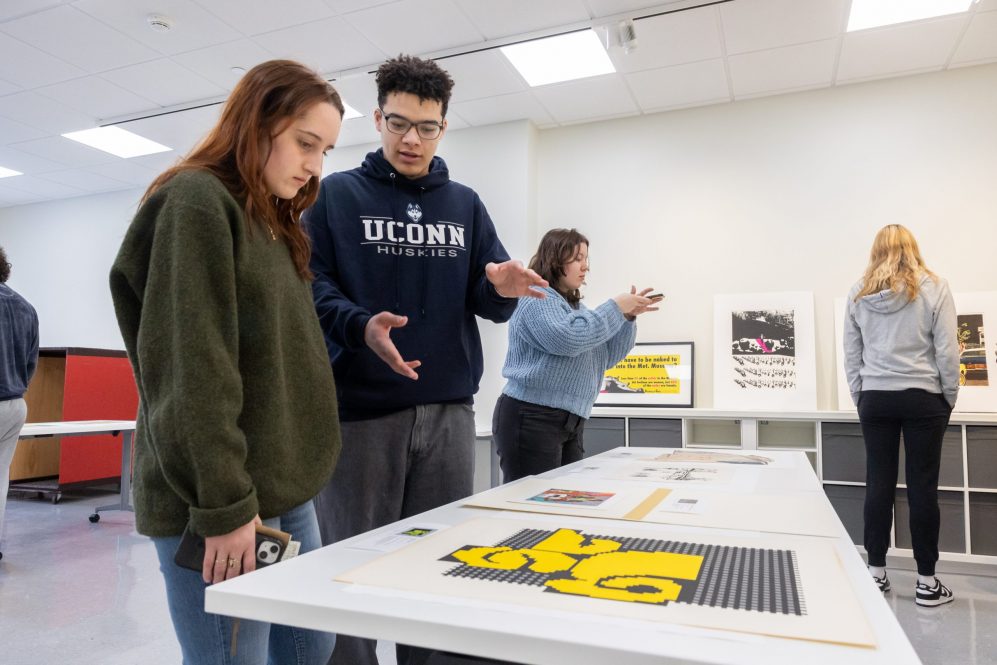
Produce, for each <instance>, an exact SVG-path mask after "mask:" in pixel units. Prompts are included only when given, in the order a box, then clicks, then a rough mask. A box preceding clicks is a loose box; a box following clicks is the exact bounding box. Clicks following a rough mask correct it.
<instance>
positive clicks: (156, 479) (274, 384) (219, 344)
mask: <svg viewBox="0 0 997 665" xmlns="http://www.w3.org/2000/svg"><path fill="white" fill-rule="evenodd" d="M342 115H343V104H342V101H341V100H340V98H339V95H338V94H337V93H336V91H335V90H333V89H332V87H331V86H330V85H329V84H328V83H327V82H326V81H325V80H323V79H322V78H321V77H319V76H318V75H316V74H315V73H314V72H312V71H311V70H309V69H307V68H305V67H303V66H302V65H299V64H298V63H295V62H291V61H287V60H276V61H271V62H265V63H263V64H260V65H257V66H256V67H254V68H252V69H251V70H250V71H248V72H247V73H246V74H245V75H244V76H243V78H242V80H240V81H239V83H238V84H237V85H236V87H235V89H234V90H233V91H232V94H231V95H230V96H229V99H228V101H227V102H226V104H225V107H224V109H223V111H222V114H221V117H220V118H219V120H218V123H217V124H216V125H215V127H214V129H212V130H211V132H210V133H209V134H208V135H207V137H206V138H205V139H204V140H203V141H202V142H201V143H200V145H198V146H197V147H196V148H195V149H194V150H193V152H192V153H191V154H190V155H188V156H187V157H186V158H185V159H183V160H181V162H180V163H179V164H177V165H176V166H174V167H173V168H171V169H169V170H168V171H166V172H165V173H163V174H162V175H161V176H159V177H158V178H157V179H156V180H155V181H154V182H153V183H152V185H151V186H150V187H149V189H148V191H147V192H146V195H145V197H144V199H143V201H142V203H141V205H140V207H139V210H138V212H137V213H136V215H135V218H134V220H133V221H132V224H131V226H130V227H129V229H128V232H127V233H126V235H125V238H124V241H123V242H122V245H121V249H120V250H119V252H118V256H117V258H116V260H115V262H114V266H113V268H112V270H111V293H112V297H113V300H114V308H115V313H116V315H117V319H118V325H119V326H120V328H121V334H122V337H123V338H124V342H125V346H126V348H127V350H128V357H129V359H130V361H131V363H132V367H133V370H134V372H135V379H136V382H137V384H138V391H139V397H140V402H139V413H138V424H137V431H136V437H135V470H134V477H135V480H134V489H135V526H136V529H137V530H138V531H139V533H142V534H145V535H147V536H150V537H151V538H152V539H153V542H154V543H155V545H156V551H157V554H158V556H159V564H160V570H161V571H162V573H163V577H164V579H165V581H166V591H167V600H168V603H169V609H170V616H171V618H172V620H173V625H174V628H175V630H176V634H177V638H178V639H179V641H180V646H181V649H182V651H183V659H184V663H186V664H187V665H190V664H192V663H212V664H214V663H266V662H268V660H269V662H270V663H324V662H326V660H327V659H328V657H329V655H330V654H331V652H332V648H333V645H334V643H335V636H334V635H331V634H328V633H319V632H316V631H306V630H301V629H296V628H290V627H287V626H277V625H273V626H271V625H270V624H266V623H262V622H255V621H243V622H242V623H241V626H238V624H235V623H234V622H233V620H231V619H229V618H228V617H222V616H219V615H213V614H207V613H206V612H205V611H204V590H205V588H206V586H207V585H208V584H212V583H216V582H221V581H222V580H225V579H231V578H233V577H236V576H238V575H240V574H242V573H245V572H250V571H252V570H254V569H255V567H256V564H257V552H256V534H255V531H256V525H257V524H260V523H263V524H265V525H267V526H271V527H274V528H278V529H281V530H283V531H286V532H289V533H290V534H291V535H292V537H293V539H294V540H297V541H299V542H300V543H301V549H302V550H303V551H308V550H311V549H316V548H317V547H319V546H320V543H319V535H318V523H317V521H316V519H315V512H314V508H313V507H312V502H311V499H312V497H313V496H314V495H315V494H316V493H317V492H318V490H319V489H320V488H321V487H322V486H323V485H324V484H325V482H326V480H327V479H328V477H329V476H330V475H331V473H332V469H333V466H334V465H335V461H336V457H337V456H338V452H339V446H340V441H339V422H338V418H337V412H336V395H335V385H334V383H333V377H332V372H331V370H330V368H329V363H328V357H327V355H326V350H325V343H324V340H323V337H322V332H321V330H320V329H319V324H318V319H317V317H316V315H315V309H314V306H313V305H312V297H311V284H310V282H311V274H310V272H309V270H308V260H309V245H308V239H307V236H306V235H305V234H304V232H303V230H302V229H301V227H300V225H299V217H300V214H301V212H302V211H303V210H304V209H305V208H307V207H308V206H310V205H311V204H312V203H313V202H314V201H315V198H316V196H317V192H318V178H319V176H320V175H321V170H322V158H323V155H324V153H325V152H326V151H327V150H331V149H332V147H333V145H334V144H335V141H336V138H337V136H338V135H339V129H340V125H341V123H342ZM185 530H187V531H189V532H190V533H191V534H193V536H195V537H200V538H203V541H204V557H203V560H202V561H199V562H197V563H195V564H194V565H195V566H199V567H200V571H194V570H188V569H187V568H183V567H180V566H179V565H177V564H176V563H175V562H174V557H175V554H176V552H177V549H178V546H179V543H180V541H181V534H183V533H184V531H185ZM262 561H264V562H265V561H266V560H265V559H264V560H262ZM236 628H238V641H236V635H235V632H236ZM233 650H234V656H233V655H232V653H231V652H232V651H233Z"/></svg>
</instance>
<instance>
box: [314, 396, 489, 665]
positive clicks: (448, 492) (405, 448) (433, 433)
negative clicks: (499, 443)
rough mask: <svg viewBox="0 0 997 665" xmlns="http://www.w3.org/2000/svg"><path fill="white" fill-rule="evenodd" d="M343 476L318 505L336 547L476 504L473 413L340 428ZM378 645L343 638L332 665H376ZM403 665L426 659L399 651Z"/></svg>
mask: <svg viewBox="0 0 997 665" xmlns="http://www.w3.org/2000/svg"><path fill="white" fill-rule="evenodd" d="M340 429H341V432H342V441H343V450H342V453H341V454H340V457H339V463H338V464H337V465H336V471H335V472H334V473H333V476H332V478H331V479H330V481H329V482H328V484H326V486H325V487H324V488H323V489H322V491H321V492H319V494H318V496H316V497H315V511H316V512H317V513H318V522H319V529H320V531H321V533H322V544H323V545H329V544H332V543H335V542H338V541H340V540H343V539H346V538H349V537H351V536H355V535H357V534H359V533H364V532H365V531H370V530H371V529H376V528H378V527H380V526H384V525H385V524H391V523H392V522H397V521H398V520H400V519H404V518H406V517H411V516H412V515H418V514H419V513H422V512H425V511H427V510H432V509H433V508H438V507H439V506H442V505H444V504H447V503H450V502H451V501H456V500H457V499H462V498H464V497H466V496H469V495H470V494H471V493H472V481H473V477H474V410H473V409H472V408H471V407H470V406H469V405H466V404H424V405H419V406H416V407H412V408H410V409H405V410H404V411H399V412H397V413H392V414H391V415H388V416H384V417H381V418H375V419H372V420H357V421H346V422H342V423H340ZM375 646H376V645H375V642H374V640H367V639H361V638H357V637H350V636H347V635H339V636H338V637H337V639H336V650H335V651H334V652H333V654H332V659H331V660H330V661H329V662H330V664H331V665H376V664H377V655H376V653H375ZM397 651H398V663H399V665H416V664H417V663H420V662H424V660H425V657H426V653H427V652H426V651H425V650H424V649H416V648H414V647H407V646H404V645H398V649H397Z"/></svg>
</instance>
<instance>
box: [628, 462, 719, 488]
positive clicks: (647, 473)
mask: <svg viewBox="0 0 997 665" xmlns="http://www.w3.org/2000/svg"><path fill="white" fill-rule="evenodd" d="M623 477H625V478H630V479H633V480H653V481H655V482H661V483H669V482H672V483H714V482H726V481H728V480H729V479H730V474H729V473H728V472H727V470H726V469H721V468H718V467H703V466H680V465H677V464H674V465H673V464H656V465H653V466H652V465H646V466H641V467H638V468H634V469H631V470H627V471H626V472H625V475H624V476H623Z"/></svg>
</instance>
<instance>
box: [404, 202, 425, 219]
mask: <svg viewBox="0 0 997 665" xmlns="http://www.w3.org/2000/svg"><path fill="white" fill-rule="evenodd" d="M405 212H406V213H407V214H408V218H409V219H411V220H412V221H413V222H418V221H419V220H420V219H422V208H420V207H419V204H418V203H409V204H408V207H407V208H405Z"/></svg>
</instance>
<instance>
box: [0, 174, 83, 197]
mask: <svg viewBox="0 0 997 665" xmlns="http://www.w3.org/2000/svg"><path fill="white" fill-rule="evenodd" d="M4 180H5V181H6V182H4V186H5V187H9V188H10V189H16V190H20V191H22V192H25V193H27V194H33V195H35V196H39V197H41V198H45V199H65V198H69V197H71V196H82V195H84V194H86V192H85V191H83V190H82V189H79V188H77V187H70V186H69V185H62V184H59V183H57V182H52V181H50V180H42V179H41V178H40V177H39V176H33V175H22V176H17V177H16V178H4Z"/></svg>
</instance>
